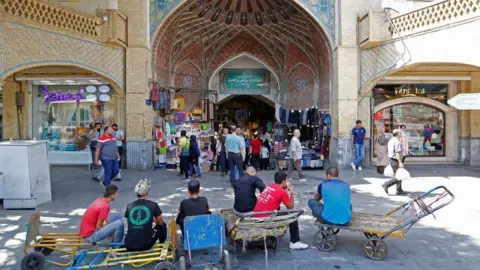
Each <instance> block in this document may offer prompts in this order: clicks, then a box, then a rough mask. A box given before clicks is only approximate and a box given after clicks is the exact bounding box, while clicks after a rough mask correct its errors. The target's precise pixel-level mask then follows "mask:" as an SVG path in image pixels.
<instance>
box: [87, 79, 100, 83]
mask: <svg viewBox="0 0 480 270" xmlns="http://www.w3.org/2000/svg"><path fill="white" fill-rule="evenodd" d="M88 81H89V82H91V83H100V82H99V81H98V80H88Z"/></svg>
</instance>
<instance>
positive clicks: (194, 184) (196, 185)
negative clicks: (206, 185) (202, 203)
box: [188, 179, 200, 195]
mask: <svg viewBox="0 0 480 270" xmlns="http://www.w3.org/2000/svg"><path fill="white" fill-rule="evenodd" d="M188 193H190V195H198V193H200V181H198V180H197V179H192V180H190V181H188Z"/></svg>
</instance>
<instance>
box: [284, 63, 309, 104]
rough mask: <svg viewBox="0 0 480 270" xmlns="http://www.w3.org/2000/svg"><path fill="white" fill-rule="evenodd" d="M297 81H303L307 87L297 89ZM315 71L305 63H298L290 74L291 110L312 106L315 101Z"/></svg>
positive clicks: (289, 101) (289, 99) (289, 93)
mask: <svg viewBox="0 0 480 270" xmlns="http://www.w3.org/2000/svg"><path fill="white" fill-rule="evenodd" d="M297 81H303V84H306V87H305V88H303V89H302V90H301V91H298V90H297ZM313 82H314V76H313V72H312V71H311V70H310V69H308V68H307V67H305V66H304V65H298V66H297V67H295V68H294V69H293V71H292V72H291V73H290V74H289V75H288V100H287V102H288V108H289V109H290V110H303V109H305V108H309V107H312V106H313V105H314V103H313V99H312V96H313Z"/></svg>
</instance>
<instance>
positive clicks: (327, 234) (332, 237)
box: [313, 229, 337, 252]
mask: <svg viewBox="0 0 480 270" xmlns="http://www.w3.org/2000/svg"><path fill="white" fill-rule="evenodd" d="M324 234H325V236H324ZM319 238H321V239H323V240H324V241H325V239H326V238H329V241H330V242H331V247H329V248H323V247H321V246H320V244H319V243H318V242H319V241H318V240H319ZM313 243H314V245H315V246H316V247H317V248H318V249H319V250H321V251H324V252H330V251H332V250H334V249H335V247H336V246H337V239H336V237H335V234H333V232H332V231H330V230H322V229H320V230H318V231H317V232H316V233H315V235H314V236H313Z"/></svg>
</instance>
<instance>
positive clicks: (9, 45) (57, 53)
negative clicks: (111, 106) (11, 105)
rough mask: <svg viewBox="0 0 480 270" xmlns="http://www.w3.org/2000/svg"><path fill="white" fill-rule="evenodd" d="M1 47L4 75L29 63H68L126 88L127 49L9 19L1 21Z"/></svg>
mask: <svg viewBox="0 0 480 270" xmlns="http://www.w3.org/2000/svg"><path fill="white" fill-rule="evenodd" d="M7 41H8V42H7ZM0 48H1V53H0V79H1V78H4V77H6V76H8V75H10V74H12V73H14V72H15V71H18V70H21V69H24V68H28V67H33V66H41V65H48V64H56V65H62V64H65V65H75V66H79V67H82V68H85V69H87V70H90V71H93V72H96V73H98V74H100V75H103V76H105V77H107V78H109V79H111V80H112V81H114V82H115V83H117V84H118V85H119V86H120V87H122V88H123V89H125V88H124V86H125V50H124V49H118V48H113V47H109V46H105V45H103V44H101V43H97V42H92V41H87V40H81V39H78V38H75V37H71V36H67V35H63V34H59V33H54V32H50V31H46V30H42V29H38V28H34V27H29V26H25V25H21V24H16V23H12V22H8V21H3V22H2V23H0Z"/></svg>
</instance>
